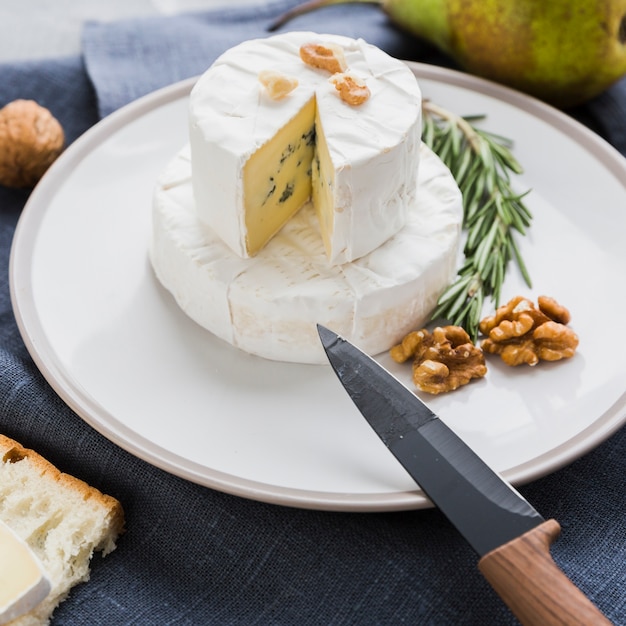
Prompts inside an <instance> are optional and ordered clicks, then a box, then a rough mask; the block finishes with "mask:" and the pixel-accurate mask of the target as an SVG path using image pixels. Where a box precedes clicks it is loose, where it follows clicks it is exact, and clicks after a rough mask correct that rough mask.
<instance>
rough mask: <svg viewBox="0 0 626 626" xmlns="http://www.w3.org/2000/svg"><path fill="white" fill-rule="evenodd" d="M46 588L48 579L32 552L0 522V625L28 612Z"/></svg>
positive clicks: (41, 597) (40, 600)
mask: <svg viewBox="0 0 626 626" xmlns="http://www.w3.org/2000/svg"><path fill="white" fill-rule="evenodd" d="M50 588H51V586H50V579H49V578H48V576H47V575H46V573H45V572H44V570H43V567H42V565H41V563H40V561H39V559H38V558H37V557H36V556H35V554H34V552H33V551H32V550H31V549H30V547H29V546H28V544H27V543H26V542H25V541H24V540H23V539H22V538H20V537H19V536H18V535H17V533H15V532H14V531H13V530H12V529H11V528H9V526H7V525H6V524H5V523H4V522H2V521H0V624H7V623H8V622H10V621H12V620H14V619H16V618H18V617H20V616H21V615H23V614H25V613H28V612H29V611H31V610H32V609H33V608H34V607H36V606H37V605H38V604H39V603H40V602H42V601H43V600H44V598H45V597H46V596H47V595H48V593H50Z"/></svg>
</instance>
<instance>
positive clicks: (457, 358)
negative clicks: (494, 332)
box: [390, 326, 487, 394]
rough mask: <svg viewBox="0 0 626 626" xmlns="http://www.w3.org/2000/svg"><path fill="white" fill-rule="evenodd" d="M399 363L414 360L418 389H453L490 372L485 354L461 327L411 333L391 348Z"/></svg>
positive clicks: (414, 375)
mask: <svg viewBox="0 0 626 626" xmlns="http://www.w3.org/2000/svg"><path fill="white" fill-rule="evenodd" d="M390 354H391V358H392V359H393V360H394V361H396V362H397V363H404V362H405V361H408V360H409V359H413V382H414V383H415V385H416V386H417V388H418V389H420V390H422V391H425V392H427V393H432V394H439V393H443V392H446V391H453V390H454V389H457V388H458V387H461V386H462V385H466V384H467V383H469V382H470V381H471V380H472V379H474V378H482V377H483V376H484V375H485V374H486V373H487V367H486V365H485V357H484V354H483V352H482V350H481V349H480V348H478V347H476V346H475V345H474V344H473V343H472V341H471V339H470V337H469V335H468V334H467V332H465V330H464V329H463V328H461V327H460V326H438V327H437V328H435V329H434V330H433V332H432V333H430V332H429V331H428V330H426V329H425V328H424V329H422V330H418V331H414V332H412V333H409V334H408V335H407V336H406V337H405V338H404V339H403V340H402V342H401V343H400V344H398V345H397V346H394V347H393V348H392V349H391V352H390Z"/></svg>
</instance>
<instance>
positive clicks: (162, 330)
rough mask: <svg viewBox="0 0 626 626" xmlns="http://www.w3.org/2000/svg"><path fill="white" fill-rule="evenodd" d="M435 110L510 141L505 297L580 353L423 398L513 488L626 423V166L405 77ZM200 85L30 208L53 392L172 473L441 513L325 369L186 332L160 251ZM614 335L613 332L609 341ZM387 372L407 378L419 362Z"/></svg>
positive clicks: (283, 500) (144, 104)
mask: <svg viewBox="0 0 626 626" xmlns="http://www.w3.org/2000/svg"><path fill="white" fill-rule="evenodd" d="M411 67H412V68H413V69H414V71H415V73H416V74H417V76H418V78H419V79H420V83H421V85H422V90H423V92H424V95H425V97H428V98H430V99H432V100H434V101H436V102H437V103H439V104H441V105H443V106H446V107H448V108H449V109H451V110H453V111H455V112H457V113H460V114H477V113H486V114H487V116H488V117H487V120H486V122H485V124H484V127H485V128H488V129H490V130H493V131H495V132H497V133H500V134H502V135H505V136H508V137H511V138H513V139H514V140H515V154H516V156H517V157H518V159H519V160H520V161H521V163H522V164H523V165H524V167H525V173H524V175H523V176H522V177H519V180H518V182H517V185H518V186H519V187H520V189H527V188H532V192H531V194H530V195H529V196H528V205H529V207H530V209H531V210H532V212H533V214H534V221H533V225H532V229H531V231H530V233H529V235H528V236H527V237H526V238H525V239H523V240H521V248H522V252H523V255H524V257H525V258H526V260H527V262H528V266H529V270H530V273H531V275H532V277H533V280H534V285H533V289H532V290H529V289H527V288H526V287H525V286H524V284H523V282H522V280H521V278H520V277H519V276H517V273H516V272H515V271H512V272H511V274H510V276H509V277H508V279H507V282H506V285H505V293H504V296H505V297H506V298H508V297H510V296H513V295H516V294H517V293H523V294H526V295H529V296H531V297H533V298H534V297H536V296H537V295H541V294H547V295H550V296H553V297H555V298H557V299H558V300H559V301H561V302H562V304H564V305H565V306H567V307H568V308H569V309H570V311H571V313H572V322H571V325H572V326H573V327H574V329H575V330H576V332H577V333H578V334H579V337H580V348H579V351H578V353H577V354H576V356H575V358H573V359H571V360H569V361H566V362H560V363H556V364H547V365H541V366H538V367H536V368H533V369H531V368H526V367H524V368H517V369H510V368H507V367H505V366H501V365H500V364H499V363H498V362H497V361H496V360H495V359H494V358H490V359H489V365H490V367H489V373H488V375H487V377H486V378H485V379H484V380H481V381H478V382H475V383H473V384H471V385H469V386H467V387H465V388H463V389H460V390H458V391H456V392H454V393H452V394H448V395H444V396H440V397H434V398H433V397H428V398H426V399H427V400H428V401H429V402H430V405H431V406H432V408H433V409H434V410H435V411H436V412H438V413H439V415H440V416H441V418H442V419H443V420H444V421H445V422H446V423H447V424H448V425H449V426H450V427H451V428H453V429H454V430H455V431H456V432H457V434H458V435H459V436H461V437H462V438H463V439H464V440H465V441H466V442H467V443H468V444H470V445H471V446H472V447H473V448H474V449H475V450H476V451H477V452H478V453H479V454H480V455H481V456H482V457H483V458H484V459H485V460H486V461H487V462H488V463H489V464H490V465H491V466H492V467H493V468H494V469H496V470H497V471H500V472H502V473H503V474H504V476H505V477H507V478H508V479H509V480H511V481H512V482H513V483H514V484H521V483H524V482H527V481H529V480H532V479H534V478H537V477H539V476H542V475H545V474H546V473H549V472H551V471H553V470H555V469H557V468H558V467H561V466H562V465H564V464H566V463H568V462H570V461H572V460H573V459H575V458H577V457H579V456H580V455H582V454H584V453H585V452H587V451H588V450H590V449H592V448H593V447H595V446H596V445H598V444H599V443H600V442H601V441H603V440H604V439H606V438H607V437H608V436H609V435H610V434H611V433H613V432H615V431H616V430H617V429H618V428H619V427H620V426H621V425H622V424H623V423H624V421H625V415H626V411H625V393H624V391H625V383H626V353H625V352H624V351H623V350H621V349H620V346H619V339H618V338H616V337H615V336H614V335H613V334H612V333H610V331H609V329H610V327H611V325H612V324H613V320H615V319H616V318H618V319H619V318H620V316H621V314H622V312H623V311H624V310H626V293H625V290H623V289H621V288H620V287H619V286H620V285H621V283H622V280H623V276H624V275H625V273H626V247H625V246H624V244H623V234H624V233H625V232H626V187H625V183H624V182H623V181H626V162H625V160H624V159H623V158H622V157H621V156H620V155H619V154H618V153H617V152H616V151H615V150H614V149H613V148H611V147H610V146H609V145H608V144H606V143H605V142H604V141H603V140H601V139H599V138H598V137H597V136H595V135H594V134H593V133H591V132H590V131H588V130H587V129H586V128H584V127H583V126H581V125H580V124H578V123H576V122H573V121H572V120H571V119H570V118H568V117H566V116H565V115H563V114H561V113H559V112H557V111H556V110H554V109H552V108H550V107H547V106H545V105H543V104H541V103H540V102H538V101H536V100H533V99H530V98H528V97H526V96H523V95H521V94H519V93H517V92H513V91H510V90H508V89H505V88H502V87H499V86H497V85H494V84H492V83H489V82H486V81H482V80H478V79H475V78H472V77H470V76H467V75H464V74H460V73H456V72H451V71H448V70H443V69H440V68H436V67H431V66H425V65H420V64H411ZM192 82H193V81H186V82H184V83H180V84H177V85H174V86H172V87H169V88H166V89H164V90H161V91H159V92H157V93H155V94H153V95H150V96H147V97H146V98H144V99H142V100H139V101H137V102H135V103H133V104H131V105H130V106H128V107H126V108H124V109H123V110H121V111H119V112H117V113H115V114H113V115H111V116H110V117H108V118H106V119H105V120H103V121H102V122H101V123H99V124H98V125H96V126H95V127H94V128H93V129H91V130H90V131H89V132H87V133H86V134H85V135H84V136H83V137H81V138H80V139H79V140H78V141H76V142H75V143H74V144H73V145H72V146H71V147H70V148H69V149H68V150H67V151H66V153H65V154H64V155H63V156H62V157H61V158H60V159H59V160H58V161H57V162H56V163H55V164H54V165H53V167H52V168H51V169H50V170H49V172H48V173H47V174H46V176H45V177H44V178H43V180H42V181H41V182H40V184H39V185H38V186H37V188H36V189H35V190H34V192H33V193H32V195H31V198H30V199H29V202H28V204H27V206H26V208H25V209H24V213H23V215H22V217H21V219H20V222H19V224H18V229H17V232H16V235H15V240H14V244H13V250H12V255H11V269H10V278H11V295H12V298H13V305H14V310H15V314H16V317H17V320H18V324H19V326H20V331H21V333H22V336H23V337H24V340H25V342H26V344H27V346H28V349H29V351H30V353H31V354H32V356H33V358H34V359H35V361H36V363H37V365H38V367H39V368H40V369H41V371H42V372H43V374H44V376H45V377H46V378H47V379H48V381H49V382H50V384H51V385H52V386H53V388H54V389H55V390H56V392H57V393H58V394H59V395H60V396H61V398H63V400H64V401H65V402H67V404H68V405H69V406H71V407H72V408H73V409H74V410H75V411H76V412H77V413H78V414H79V415H80V416H81V417H82V418H83V419H84V420H85V421H86V422H88V423H89V424H90V425H91V426H93V427H94V428H95V429H97V430H98V431H100V432H101V433H103V434H104V435H105V436H106V437H108V438H109V439H110V440H112V441H114V442H115V443H117V444H118V445H120V446H121V447H123V448H125V449H127V450H129V451H130V452H131V453H133V454H135V455H137V456H139V457H141V458H143V459H145V460H146V461H148V462H150V463H153V464H154V465H157V466H159V467H161V468H163V469H165V470H167V471H169V472H172V473H174V474H177V475H179V476H182V477H184V478H187V479H189V480H192V481H195V482H198V483H200V484H203V485H206V486H208V487H211V488H214V489H218V490H223V491H226V492H229V493H233V494H237V495H239V496H243V497H247V498H252V499H257V500H262V501H267V502H273V503H278V504H283V505H291V506H298V507H304V508H319V509H328V510H352V511H379V510H400V509H410V508H420V507H425V506H429V502H428V500H427V499H426V498H425V497H424V495H423V493H422V492H421V491H420V490H418V489H416V488H415V485H414V483H412V481H411V480H410V478H408V476H407V475H406V474H405V473H404V471H403V470H402V468H401V467H400V466H399V465H398V464H397V463H396V461H395V460H394V459H393V458H392V457H391V456H390V454H389V453H388V451H387V450H386V448H385V447H384V446H383V445H382V444H381V443H380V441H379V440H378V438H377V437H376V435H375V434H374V433H373V432H372V431H371V430H370V428H369V426H368V425H367V424H366V422H365V421H364V420H363V418H362V417H361V416H360V414H359V413H358V412H357V411H356V409H355V408H354V407H353V405H352V403H351V401H350V400H349V398H348V397H347V395H346V394H345V392H344V391H343V389H342V388H341V387H340V385H339V383H338V381H337V379H336V378H335V376H334V374H333V373H332V371H331V369H330V367H328V366H306V365H293V364H286V363H276V362H271V361H266V360H263V359H260V358H256V357H252V356H249V355H247V354H243V353H241V352H238V351H237V350H235V349H233V348H232V347H230V346H229V345H227V344H225V343H223V342H221V341H220V340H217V339H216V338H214V337H213V336H211V335H210V334H208V333H207V332H206V331H204V330H202V329H201V328H200V327H198V326H197V325H195V324H194V323H193V322H192V321H190V320H189V319H188V318H187V317H186V316H185V315H184V314H183V313H182V312H180V310H179V309H178V308H177V307H176V305H175V304H174V303H173V300H172V299H171V298H170V296H169V294H168V293H166V292H165V291H164V290H162V289H161V288H160V286H159V285H158V283H157V282H156V280H155V278H154V276H153V274H152V271H151V268H150V265H149V262H148V256H147V249H148V242H149V238H150V214H151V195H152V189H153V186H154V184H155V181H156V178H157V176H158V175H159V173H160V172H161V171H162V169H163V168H164V167H165V165H166V164H167V163H168V161H169V160H170V159H171V158H172V156H173V155H174V154H175V153H176V152H177V151H178V150H179V148H180V147H181V146H183V145H184V144H185V142H186V140H187V136H186V133H187V119H186V105H187V94H188V92H189V90H190V88H191V86H192ZM607 331H609V332H607ZM381 360H382V361H383V362H384V363H385V364H386V365H387V366H389V367H390V369H392V370H393V371H395V372H397V373H398V375H399V376H400V377H402V378H403V379H404V380H405V381H406V382H407V384H408V385H410V382H409V375H410V374H409V371H408V370H409V368H408V367H399V366H394V365H392V364H390V363H389V359H388V358H387V357H386V356H385V355H383V356H382V357H381Z"/></svg>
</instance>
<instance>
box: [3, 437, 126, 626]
mask: <svg viewBox="0 0 626 626" xmlns="http://www.w3.org/2000/svg"><path fill="white" fill-rule="evenodd" d="M0 519H1V520H2V521H3V522H4V523H5V524H6V525H7V526H9V527H10V528H11V529H13V531H14V532H15V533H16V534H17V535H19V536H20V537H21V538H22V539H23V540H24V541H26V543H27V544H28V545H29V546H30V548H31V549H32V550H33V552H34V553H35V554H36V555H37V557H38V558H39V560H40V561H41V563H42V565H43V567H44V568H45V570H46V573H47V575H48V577H49V579H50V582H51V585H52V590H51V592H50V594H49V595H48V597H47V598H46V599H45V600H44V601H43V602H42V603H41V604H40V605H39V606H37V607H36V608H35V609H34V610H33V611H31V612H30V613H28V614H26V615H24V616H22V617H19V618H17V619H16V620H13V621H12V622H11V626H41V625H46V624H48V623H49V621H50V618H51V616H52V613H53V611H54V609H55V608H56V607H57V606H58V604H59V603H60V602H62V601H63V600H64V599H65V598H66V597H67V595H68V594H69V592H70V590H71V588H72V587H73V586H74V585H77V584H78V583H81V582H86V581H87V580H89V564H90V561H91V558H92V556H93V554H94V552H101V553H102V556H106V555H107V554H108V553H109V552H111V551H112V550H114V549H115V547H116V541H117V538H118V537H119V535H120V534H121V533H122V532H123V530H124V511H123V509H122V506H121V504H120V503H119V502H118V501H117V500H116V499H115V498H113V497H111V496H108V495H105V494H103V493H101V492H100V491H99V490H98V489H96V488H94V487H91V486H90V485H88V484H87V483H85V482H84V481H82V480H80V479H78V478H75V477H73V476H70V475H68V474H64V473H62V472H60V471H59V470H58V469H57V468H56V467H54V465H52V464H51V463H49V462H48V461H47V460H46V459H44V458H43V457H42V456H40V455H39V454H37V453H36V452H34V451H33V450H28V449H26V448H23V447H22V446H21V445H20V444H19V443H17V442H16V441H14V440H12V439H10V438H8V437H5V436H4V435H0Z"/></svg>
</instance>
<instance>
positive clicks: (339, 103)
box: [189, 32, 422, 265]
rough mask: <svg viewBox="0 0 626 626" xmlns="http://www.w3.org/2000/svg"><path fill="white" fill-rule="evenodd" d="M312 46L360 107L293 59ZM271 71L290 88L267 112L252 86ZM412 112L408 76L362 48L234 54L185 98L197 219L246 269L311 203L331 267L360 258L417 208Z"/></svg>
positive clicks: (265, 42) (246, 49) (349, 42)
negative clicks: (356, 89)
mask: <svg viewBox="0 0 626 626" xmlns="http://www.w3.org/2000/svg"><path fill="white" fill-rule="evenodd" d="M309 42H317V43H322V44H333V45H336V46H340V48H341V49H342V51H343V56H344V57H345V61H346V64H347V66H348V70H349V71H350V73H351V74H353V75H355V76H357V77H359V78H360V79H362V80H363V81H364V82H365V83H366V85H367V87H368V88H369V90H370V92H371V95H370V97H369V99H368V100H367V101H366V102H364V103H363V104H360V105H358V106H353V105H350V104H347V103H346V102H344V101H343V100H342V99H341V98H340V97H339V95H338V92H337V90H336V89H335V86H334V85H333V84H332V83H331V82H330V81H329V78H330V74H329V72H327V71H325V70H323V69H317V68H314V67H311V66H309V65H307V64H306V63H304V62H303V61H302V59H301V58H300V47H301V46H302V45H303V44H306V43H309ZM268 70H269V71H274V72H278V73H279V74H282V75H284V76H289V77H293V78H295V79H297V81H298V85H297V87H296V88H295V89H293V91H291V92H290V93H289V94H288V95H287V96H285V97H284V98H282V99H280V100H273V99H272V98H271V97H270V96H269V95H268V94H267V93H266V90H265V88H264V86H263V85H262V84H261V82H260V81H259V79H258V77H259V74H260V73H262V72H264V71H268ZM421 102H422V98H421V92H420V89H419V86H418V83H417V80H416V78H415V76H414V74H413V73H412V72H411V70H410V69H409V68H408V67H407V66H406V64H405V63H403V62H402V61H399V60H397V59H394V58H392V57H390V56H389V55H387V54H386V53H384V52H383V51H382V50H380V49H378V48H376V47H374V46H372V45H369V44H367V43H366V42H364V41H363V40H354V39H351V38H347V37H341V36H336V35H319V34H316V33H311V32H296V33H286V34H281V35H277V36H274V37H269V38H266V39H257V40H252V41H247V42H244V43H243V44H240V45H238V46H236V47H234V48H231V49H230V50H228V51H227V52H226V53H225V54H224V55H222V56H221V57H220V58H219V59H217V61H216V62H215V63H214V64H213V65H212V66H211V67H210V68H209V69H208V70H207V71H206V72H205V73H204V74H203V75H202V76H201V77H200V79H199V80H198V82H197V83H196V85H195V86H194V89H193V90H192V93H191V96H190V104H189V118H190V144H191V153H192V172H193V189H194V194H195V198H196V201H197V211H198V215H199V217H200V219H201V220H202V221H203V222H204V223H206V224H207V225H208V226H210V227H211V228H212V229H213V230H214V232H215V233H216V234H217V235H218V236H219V237H220V238H221V239H222V240H223V241H224V242H225V243H226V245H228V246H229V247H230V248H231V249H232V250H233V251H234V252H235V253H236V254H237V255H238V256H240V257H242V258H247V257H251V256H254V255H255V254H257V253H258V252H259V250H261V249H263V247H264V246H265V245H266V244H267V242H268V241H269V240H270V239H271V237H273V236H274V235H275V234H276V232H278V231H279V230H280V229H281V228H282V227H283V225H284V224H285V223H287V222H288V221H289V220H290V219H291V217H292V216H293V215H294V214H295V213H296V212H297V211H298V210H299V209H300V208H301V207H302V206H303V205H304V204H306V203H307V201H308V200H309V199H310V198H311V197H312V199H313V204H314V206H315V209H316V211H317V214H318V220H319V222H320V235H319V236H321V237H322V241H323V244H324V246H325V251H326V255H327V259H328V262H329V263H330V264H331V265H335V264H337V265H340V264H343V263H346V262H349V261H353V260H355V259H358V258H360V257H362V256H364V255H366V254H368V253H369V252H371V251H372V250H374V249H375V248H377V247H378V246H380V245H381V244H382V243H383V242H385V241H387V239H389V238H390V237H391V236H392V235H394V234H395V233H397V232H398V231H399V230H400V229H401V228H402V227H403V226H404V224H405V223H406V219H407V213H408V210H409V208H410V207H411V206H413V205H414V203H415V202H414V201H415V188H416V180H417V175H418V166H419V145H420V138H421V126H422V118H421Z"/></svg>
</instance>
